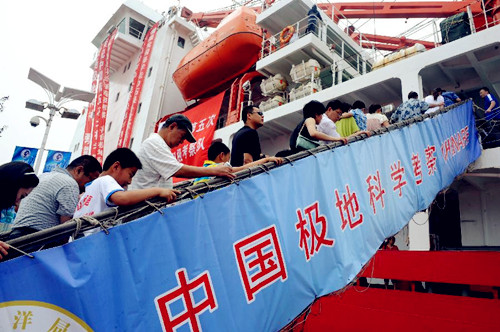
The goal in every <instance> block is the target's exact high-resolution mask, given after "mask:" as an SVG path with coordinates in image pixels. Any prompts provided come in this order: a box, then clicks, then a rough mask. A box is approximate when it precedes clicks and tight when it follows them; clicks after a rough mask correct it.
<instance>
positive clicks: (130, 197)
mask: <svg viewBox="0 0 500 332" xmlns="http://www.w3.org/2000/svg"><path fill="white" fill-rule="evenodd" d="M179 193H180V191H178V190H174V189H166V188H158V187H153V188H147V189H137V190H130V191H117V192H115V193H114V194H112V195H111V196H110V197H109V200H110V201H111V202H112V203H113V204H115V205H118V206H125V205H133V204H137V203H139V202H143V201H145V200H148V199H150V198H153V197H162V198H165V199H166V200H167V202H171V201H173V200H175V198H176V197H177V194H179Z"/></svg>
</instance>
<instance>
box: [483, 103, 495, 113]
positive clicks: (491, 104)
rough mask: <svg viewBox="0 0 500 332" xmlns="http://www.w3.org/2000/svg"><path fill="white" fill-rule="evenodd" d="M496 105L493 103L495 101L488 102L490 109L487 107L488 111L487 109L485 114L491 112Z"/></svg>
mask: <svg viewBox="0 0 500 332" xmlns="http://www.w3.org/2000/svg"><path fill="white" fill-rule="evenodd" d="M496 105H497V103H495V101H494V100H492V101H491V102H490V107H488V109H487V110H486V111H485V112H486V113H489V112H491V110H492V109H494V108H495V106H496Z"/></svg>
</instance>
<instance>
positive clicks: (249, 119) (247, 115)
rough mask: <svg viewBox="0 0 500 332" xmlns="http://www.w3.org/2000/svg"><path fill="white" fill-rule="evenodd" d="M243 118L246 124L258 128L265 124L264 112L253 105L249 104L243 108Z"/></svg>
mask: <svg viewBox="0 0 500 332" xmlns="http://www.w3.org/2000/svg"><path fill="white" fill-rule="evenodd" d="M241 120H242V121H243V123H245V125H246V126H249V127H250V128H252V129H257V128H260V127H262V126H263V125H264V113H262V112H261V111H260V110H259V109H258V108H257V107H255V106H253V105H247V106H245V107H243V109H242V110H241Z"/></svg>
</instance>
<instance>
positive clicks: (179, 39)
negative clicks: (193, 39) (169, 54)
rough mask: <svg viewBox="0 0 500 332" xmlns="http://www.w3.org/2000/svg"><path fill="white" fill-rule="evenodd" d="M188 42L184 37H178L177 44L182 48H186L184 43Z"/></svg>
mask: <svg viewBox="0 0 500 332" xmlns="http://www.w3.org/2000/svg"><path fill="white" fill-rule="evenodd" d="M185 43H186V40H185V39H184V38H182V37H179V38H177V46H179V47H180V48H184V44H185Z"/></svg>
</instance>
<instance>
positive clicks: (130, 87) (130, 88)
mask: <svg viewBox="0 0 500 332" xmlns="http://www.w3.org/2000/svg"><path fill="white" fill-rule="evenodd" d="M130 91H132V83H130V84H129V85H128V92H130Z"/></svg>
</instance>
